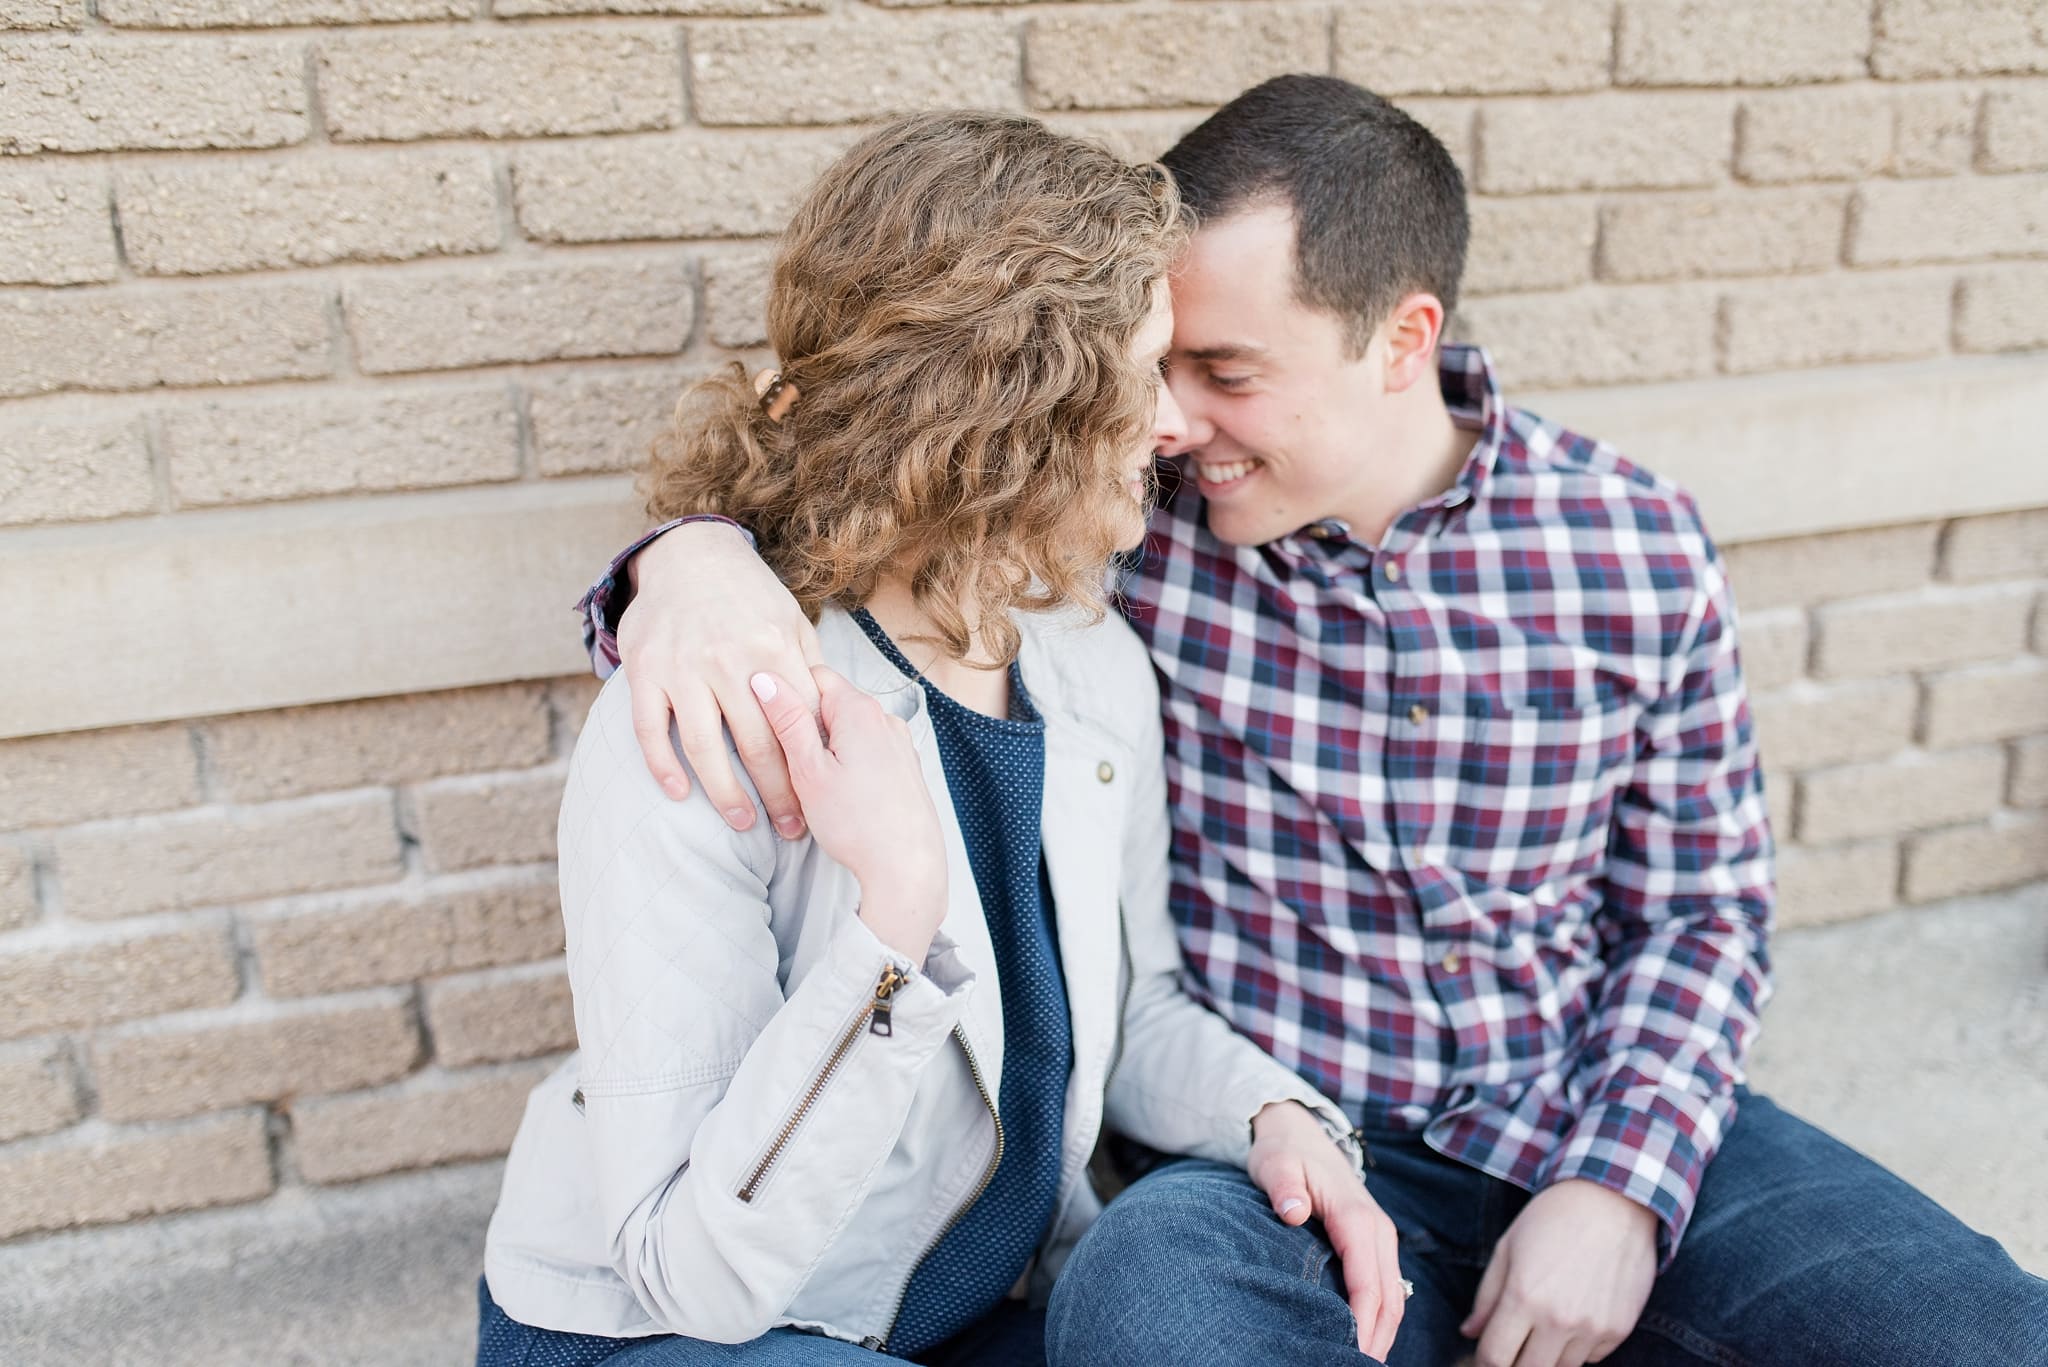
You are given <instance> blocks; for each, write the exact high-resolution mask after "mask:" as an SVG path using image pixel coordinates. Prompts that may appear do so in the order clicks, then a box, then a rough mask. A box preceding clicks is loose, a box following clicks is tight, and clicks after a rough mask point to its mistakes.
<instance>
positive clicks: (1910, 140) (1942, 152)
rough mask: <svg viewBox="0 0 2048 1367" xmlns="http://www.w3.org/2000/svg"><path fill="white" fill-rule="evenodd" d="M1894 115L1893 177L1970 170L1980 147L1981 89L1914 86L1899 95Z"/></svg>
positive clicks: (1896, 98) (1945, 174)
mask: <svg viewBox="0 0 2048 1367" xmlns="http://www.w3.org/2000/svg"><path fill="white" fill-rule="evenodd" d="M1893 117H1894V120H1895V122H1894V124H1893V141H1892V174H1893V175H1897V176H1952V175H1954V174H1955V173H1956V172H1958V171H1967V170H1968V169H1969V168H1970V159H1971V157H1972V156H1973V155H1974V154H1975V152H1976V147H1977V92H1976V91H1974V90H1970V89H1967V88H1964V87H1959V86H1924V87H1908V88H1906V89H1903V90H1901V91H1899V93H1898V94H1897V96H1895V97H1894V100H1893Z"/></svg>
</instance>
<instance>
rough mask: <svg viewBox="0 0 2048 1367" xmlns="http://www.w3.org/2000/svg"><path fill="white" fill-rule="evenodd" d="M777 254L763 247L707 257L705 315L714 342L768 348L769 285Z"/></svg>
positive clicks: (724, 344)
mask: <svg viewBox="0 0 2048 1367" xmlns="http://www.w3.org/2000/svg"><path fill="white" fill-rule="evenodd" d="M774 265H775V253H774V251H773V250H772V249H770V248H766V247H762V248H756V249H746V250H738V251H728V252H718V253H716V254H714V255H711V256H707V257H706V258H704V315H705V323H706V331H708V332H709V333H710V334H711V340H712V341H714V342H716V343H718V344H719V345H720V346H723V347H757V346H766V345H768V318H767V315H768V285H769V281H770V279H771V277H772V276H773V275H774Z"/></svg>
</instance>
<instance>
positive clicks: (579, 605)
mask: <svg viewBox="0 0 2048 1367" xmlns="http://www.w3.org/2000/svg"><path fill="white" fill-rule="evenodd" d="M686 522H723V523H724V524H725V525H726V526H728V527H730V528H732V529H733V530H734V531H736V532H738V533H739V534H740V535H741V536H744V537H745V538H746V539H747V544H748V545H749V546H753V547H754V548H755V549H756V550H759V549H760V547H759V546H758V545H757V544H756V543H755V541H754V534H753V533H752V532H750V531H748V530H747V529H746V528H745V527H742V526H741V525H740V524H739V523H737V522H735V521H733V520H732V519H731V518H729V517H721V516H719V515H718V514H717V513H691V514H690V515H688V516H687V517H672V518H670V519H669V520H668V521H666V522H664V523H662V524H661V525H660V526H659V527H652V528H649V529H648V530H647V531H646V532H645V533H644V534H642V535H641V537H640V538H639V540H637V541H635V542H634V543H633V544H632V545H630V546H628V547H626V549H624V550H622V551H620V552H619V553H618V554H617V555H615V556H613V557H612V563H611V564H610V565H608V566H606V567H605V572H604V573H603V574H602V575H599V576H598V579H597V582H596V583H594V584H592V585H591V586H590V587H589V588H588V589H586V590H585V591H584V594H583V596H582V597H581V598H579V599H577V600H576V611H577V612H578V613H580V614H581V615H582V617H583V650H584V653H585V654H587V655H589V656H590V667H591V668H592V669H593V670H595V671H596V673H597V677H598V678H600V679H609V678H610V677H611V676H612V671H613V670H615V669H617V668H618V667H619V638H618V633H619V618H620V616H621V615H622V614H623V613H624V612H625V611H626V605H627V604H628V603H630V602H632V601H633V593H632V588H631V585H630V584H629V583H628V581H627V580H626V578H625V573H624V571H625V569H626V566H627V565H629V564H631V563H632V560H633V557H634V556H636V555H638V554H639V553H640V552H641V551H643V550H645V549H646V548H647V546H648V544H649V543H650V542H652V541H653V540H654V539H655V538H656V537H658V536H661V535H662V534H664V533H666V532H671V531H674V530H675V529H676V528H677V527H680V526H682V525H683V524H684V523H686ZM622 588H623V589H624V590H625V591H624V592H623V593H622V592H620V590H621V589H622Z"/></svg>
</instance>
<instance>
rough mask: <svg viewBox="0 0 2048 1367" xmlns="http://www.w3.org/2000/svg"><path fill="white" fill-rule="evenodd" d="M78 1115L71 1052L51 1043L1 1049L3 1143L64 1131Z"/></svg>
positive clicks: (0, 1136)
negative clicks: (54, 1131) (52, 1131)
mask: <svg viewBox="0 0 2048 1367" xmlns="http://www.w3.org/2000/svg"><path fill="white" fill-rule="evenodd" d="M79 1113H80V1108H79V1105H78V1080H77V1078H76V1077H74V1076H73V1074H72V1068H71V1052H70V1050H69V1049H67V1048H66V1047H65V1046H64V1045H62V1044H60V1043H53V1042H49V1041H45V1042H43V1043H40V1044H20V1045H12V1046H10V1047H8V1048H4V1049H0V1142H4V1141H6V1140H10V1139H20V1138H23V1137H24V1136H26V1135H32V1134H48V1133H49V1132H50V1131H51V1130H61V1129H63V1128H64V1127H65V1126H66V1125H69V1124H70V1123H71V1122H72V1121H74V1120H76V1119H78V1117H79Z"/></svg>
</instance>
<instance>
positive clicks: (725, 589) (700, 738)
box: [619, 522, 821, 840]
mask: <svg viewBox="0 0 2048 1367" xmlns="http://www.w3.org/2000/svg"><path fill="white" fill-rule="evenodd" d="M628 572H629V573H630V574H631V576H632V580H633V601H632V602H630V603H628V604H627V605H626V611H625V614H624V616H622V617H621V618H620V619H619V667H620V668H622V669H623V670H625V672H626V682H627V683H628V684H630V685H631V686H632V689H633V731H634V733H635V734H636V735H638V736H639V738H640V753H641V755H642V756H643V757H644V758H645V759H646V761H647V768H648V771H649V772H650V773H652V774H653V775H654V777H655V779H656V780H657V781H658V782H659V783H660V784H661V786H662V788H663V789H664V790H666V791H667V793H668V795H669V796H670V797H673V798H677V799H681V798H684V797H687V796H689V793H690V780H689V778H688V777H687V776H686V775H685V774H684V772H683V766H682V764H681V763H680V762H679V761H678V760H677V759H676V752H675V749H674V747H673V746H671V745H670V744H669V739H668V718H669V713H671V712H673V713H675V718H676V735H677V736H678V737H680V738H681V740H682V744H683V754H684V755H685V756H687V757H688V758H689V761H690V767H691V769H693V770H695V771H696V774H697V781H698V782H699V783H701V784H703V785H704V793H705V796H707V797H709V798H710V799H711V803H712V805H713V806H715V807H717V808H718V810H719V813H720V814H721V815H723V816H724V817H725V821H726V824H727V825H729V826H731V827H732V828H733V829H734V830H736V831H744V830H748V829H750V828H751V827H752V826H753V824H754V804H753V803H752V802H751V801H749V800H748V798H747V791H746V789H745V788H742V787H741V786H740V782H739V779H738V778H737V777H735V776H734V774H733V771H732V764H731V762H730V761H729V760H728V759H727V758H726V752H725V735H724V732H723V731H721V730H720V723H721V722H723V723H724V725H725V727H726V728H727V729H729V730H731V732H732V740H733V745H734V747H735V748H737V749H738V750H739V752H740V763H741V764H743V765H745V766H746V770H747V776H748V777H749V778H751V779H753V780H754V788H755V790H756V791H757V792H759V793H760V795H761V805H762V806H764V807H766V808H767V809H768V819H769V820H770V821H771V822H773V823H774V825H775V829H776V830H777V831H779V832H781V833H782V835H783V836H784V837H785V838H787V839H792V840H793V839H795V838H796V837H798V836H800V835H802V834H803V833H804V814H803V812H802V811H801V810H800V809H799V808H798V806H797V798H796V796H795V794H794V793H792V792H791V791H790V785H789V770H788V768H787V767H786V765H785V764H784V762H783V755H782V749H781V747H780V746H778V745H777V744H776V743H775V735H774V733H773V732H772V731H770V730H769V728H768V723H767V720H766V719H765V718H764V717H763V716H762V715H761V709H760V708H758V707H756V706H755V705H754V700H753V698H752V697H750V696H749V695H748V693H747V680H748V679H749V678H750V677H751V676H752V675H753V674H754V673H755V672H756V671H759V670H763V669H770V670H776V671H778V672H779V673H780V674H781V675H782V677H784V678H785V679H791V680H794V681H795V687H796V691H797V693H798V695H799V696H800V697H801V698H802V699H803V701H804V702H805V703H806V704H807V705H811V706H815V705H816V702H817V699H816V698H815V697H814V696H812V693H811V680H810V674H809V668H810V666H811V665H814V664H816V663H817V662H818V660H819V659H820V658H821V657H820V655H819V653H818V633H817V630H816V629H815V628H814V627H812V625H811V624H810V622H809V621H808V620H807V619H806V618H805V617H804V615H803V612H802V611H801V610H800V609H799V608H798V607H797V605H796V600H795V599H794V598H792V597H790V596H789V590H788V589H785V588H784V587H783V586H782V582H781V581H780V580H778V579H777V578H776V577H775V575H774V573H773V572H772V571H770V570H769V568H768V566H767V565H765V564H763V563H762V561H761V558H760V557H759V556H757V555H755V554H754V552H753V549H752V548H751V547H749V546H748V545H747V542H746V539H745V538H744V537H742V536H741V535H740V534H739V533H738V532H736V531H734V530H733V529H732V528H731V527H728V526H725V525H723V524H720V523H716V522H695V523H691V524H689V525H688V526H683V527H677V528H675V529H674V530H673V531H670V532H667V533H664V534H663V535H662V536H660V537H658V538H657V539H656V540H655V541H654V542H653V543H652V544H650V545H648V546H647V547H646V548H645V549H643V550H642V551H641V552H640V553H639V554H638V555H636V556H635V557H633V562H632V565H631V566H630V567H629V571H628Z"/></svg>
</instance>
